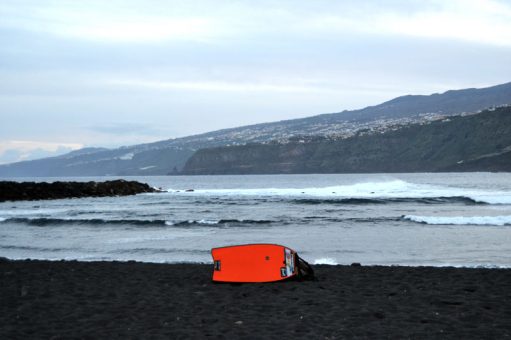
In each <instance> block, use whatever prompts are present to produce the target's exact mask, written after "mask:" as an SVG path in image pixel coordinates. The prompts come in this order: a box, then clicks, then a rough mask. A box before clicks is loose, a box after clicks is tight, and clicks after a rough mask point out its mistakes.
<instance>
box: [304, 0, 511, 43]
mask: <svg viewBox="0 0 511 340" xmlns="http://www.w3.org/2000/svg"><path fill="white" fill-rule="evenodd" d="M303 25H304V27H307V28H309V29H310V30H312V31H315V32H334V33H336V34H349V33H350V32H352V33H357V32H358V33H363V34H370V35H389V36H411V37H419V38H429V39H451V40H460V41H467V42H472V43H480V44H489V45H498V46H511V6H510V5H509V4H508V3H505V2H502V1H493V0H450V1H441V0H440V1H439V0H431V1H424V2H423V5H422V6H416V5H415V4H414V5H413V6H412V7H410V6H408V5H407V4H406V2H401V6H396V7H393V8H389V7H383V6H382V7H380V6H372V7H369V8H368V7H367V6H365V7H362V6H361V7H359V9H357V7H352V8H350V12H349V13H343V14H340V13H335V12H334V13H328V14H320V15H316V16H311V18H309V19H307V20H305V21H304V23H303Z"/></svg>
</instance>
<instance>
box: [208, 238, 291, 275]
mask: <svg viewBox="0 0 511 340" xmlns="http://www.w3.org/2000/svg"><path fill="white" fill-rule="evenodd" d="M295 254H296V252H295V251H294V250H292V249H290V248H287V247H284V246H281V245H278V244H244V245H237V246H230V247H221V248H213V249H211V255H212V256H213V261H214V269H213V281H217V282H272V281H280V280H285V279H288V278H290V277H293V276H295V275H296V274H297V272H298V271H297V268H296V265H297V263H296V262H297V261H296V257H295Z"/></svg>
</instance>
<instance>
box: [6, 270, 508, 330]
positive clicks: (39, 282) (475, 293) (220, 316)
mask: <svg viewBox="0 0 511 340" xmlns="http://www.w3.org/2000/svg"><path fill="white" fill-rule="evenodd" d="M314 269H315V271H316V276H317V280H316V281H304V282H296V281H289V282H278V283H269V284H268V283H267V284H239V285H235V284H215V283H213V282H211V273H212V265H196V264H171V265H169V264H149V263H136V262H127V263H120V262H74V261H71V262H64V261H60V262H49V261H6V260H3V261H0V289H1V291H0V294H1V295H0V338H1V339H17V338H25V339H28V338H46V339H50V338H52V339H61V338H62V339H68V338H124V339H138V338H172V339H176V338H204V337H212V338H221V337H223V338H230V339H232V338H274V339H283V338H284V339H285V338H313V339H338V338H353V337H356V338H392V339H395V338H453V339H462V338H464V339H467V338H485V339H488V338H498V339H503V338H504V339H505V338H510V337H511V270H510V269H456V268H429V267H365V266H361V267H355V266H353V267H352V266H314Z"/></svg>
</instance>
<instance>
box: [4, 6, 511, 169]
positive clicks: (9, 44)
mask: <svg viewBox="0 0 511 340" xmlns="http://www.w3.org/2000/svg"><path fill="white" fill-rule="evenodd" d="M509 81H511V1H497V0H493V1H487V0H439V1H436V0H433V1H424V0H422V1H413V0H412V1H410V0H407V1H405V0H402V1H398V0H388V1H383V0H381V1H378V0H374V1H362V0H353V1H337V0H330V1H322V0H314V1H312V0H310V1H301V0H292V1H248V0H247V1H234V0H231V1H227V0H226V1H222V0H215V1H207V0H204V1H193V0H187V1H148V0H133V1H129V0H125V1H113V0H109V1H104V0H100V1H93V0H88V1H44V0H33V1H23V0H13V1H10V0H2V1H1V2H0V163H6V162H11V161H16V160H21V159H30V158H34V157H41V156H46V155H50V154H54V153H62V152H64V151H66V150H70V149H76V148H80V147H84V146H106V147H115V146H120V145H130V144H136V143H142V142H149V141H156V140H161V139H167V138H174V137H181V136H186V135H190V134H196V133H200V132H206V131H211V130H215V129H220V128H226V127H235V126H240V125H246V124H252V123H260V122H268V121H275V120H282V119H290V118H299V117H305V116H311V115H315V114H320V113H326V112H339V111H342V110H344V109H355V108H362V107H365V106H368V105H375V104H378V103H380V102H382V101H385V100H388V99H391V98H393V97H396V96H399V95H404V94H431V93H435V92H443V91H446V90H449V89H459V88H467V87H485V86H491V85H496V84H500V83H505V82H509Z"/></svg>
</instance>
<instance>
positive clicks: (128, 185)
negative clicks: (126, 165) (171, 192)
mask: <svg viewBox="0 0 511 340" xmlns="http://www.w3.org/2000/svg"><path fill="white" fill-rule="evenodd" d="M145 192H158V190H156V189H154V188H151V187H150V186H149V185H147V184H146V183H140V182H136V181H125V180H122V179H120V180H114V181H105V182H53V183H46V182H41V183H35V182H21V183H19V182H10V181H3V182H0V202H3V201H19V200H46V199H62V198H80V197H105V196H127V195H135V194H140V193H145Z"/></svg>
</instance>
